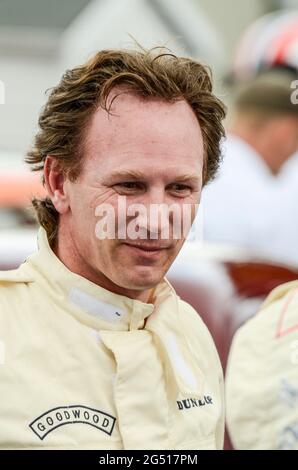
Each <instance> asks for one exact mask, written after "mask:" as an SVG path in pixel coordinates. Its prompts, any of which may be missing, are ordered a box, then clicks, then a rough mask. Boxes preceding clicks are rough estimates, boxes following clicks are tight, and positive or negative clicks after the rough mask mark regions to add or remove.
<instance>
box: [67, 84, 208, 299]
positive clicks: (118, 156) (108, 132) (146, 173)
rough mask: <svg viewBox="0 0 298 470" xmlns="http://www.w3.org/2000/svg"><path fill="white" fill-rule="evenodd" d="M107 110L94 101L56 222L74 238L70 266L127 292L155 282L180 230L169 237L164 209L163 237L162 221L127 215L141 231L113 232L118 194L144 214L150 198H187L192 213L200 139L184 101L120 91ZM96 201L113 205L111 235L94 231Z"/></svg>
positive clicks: (196, 192) (174, 248) (175, 251)
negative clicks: (77, 167) (134, 234)
mask: <svg viewBox="0 0 298 470" xmlns="http://www.w3.org/2000/svg"><path fill="white" fill-rule="evenodd" d="M111 111H112V115H111V114H110V115H109V114H108V113H107V112H106V111H104V110H103V109H101V108H99V109H98V110H97V111H96V112H95V114H94V116H93V118H92V121H91V124H90V127H89V129H88V131H87V135H86V145H85V159H84V162H83V169H82V173H81V175H80V176H79V178H78V179H77V180H76V181H75V182H71V181H69V180H66V182H65V183H64V189H65V192H66V194H67V197H68V203H69V209H68V211H67V212H66V213H65V214H62V215H61V217H60V222H61V228H62V229H63V228H64V229H66V231H67V233H68V234H69V239H70V240H71V243H72V244H73V250H72V251H73V253H74V256H76V258H77V259H76V264H77V265H78V267H77V268H76V271H77V272H79V273H80V274H82V275H84V276H85V277H87V278H89V279H91V280H92V281H93V282H97V283H98V284H99V285H102V286H103V287H106V288H108V289H110V290H112V291H114V292H118V293H121V294H124V295H128V296H130V297H133V296H134V292H138V293H140V292H146V291H148V289H151V288H152V287H154V286H156V285H157V284H158V283H159V282H160V280H161V279H162V278H163V277H164V275H165V273H166V272H167V270H168V269H169V267H170V265H171V264H172V262H173V261H174V259H175V257H176V256H177V254H178V252H179V250H180V249H181V247H182V245H183V242H184V240H185V236H184V237H182V238H180V239H174V238H173V230H172V229H173V226H172V224H173V218H171V217H170V216H169V217H168V218H167V222H168V223H169V227H170V230H169V236H168V237H167V238H166V239H163V238H162V236H164V235H162V228H163V225H164V223H165V221H164V220H163V221H162V220H161V219H160V218H159V219H158V221H155V223H153V224H152V225H149V222H150V218H149V217H148V219H147V220H146V218H145V217H144V216H140V215H139V217H137V216H131V215H130V216H127V217H126V220H125V221H126V223H127V226H128V225H129V223H130V222H134V223H135V226H136V228H139V229H140V233H142V237H143V238H139V239H136V240H134V239H131V238H130V235H129V234H128V233H127V231H126V233H125V237H124V238H121V239H120V238H119V237H118V236H117V227H118V222H117V220H118V212H119V196H122V197H123V196H125V199H126V207H127V208H128V207H129V206H131V205H132V204H136V203H137V204H142V205H143V207H145V208H146V209H147V210H148V214H149V211H150V206H151V205H152V204H153V205H154V204H155V205H156V204H166V205H167V206H169V205H172V204H177V205H178V206H179V207H181V208H182V205H183V204H187V205H192V209H193V210H192V220H193V218H194V216H195V210H194V207H195V205H196V204H198V202H199V198H200V193H201V187H202V170H203V140H202V134H201V130H200V126H199V124H198V121H197V119H196V117H195V115H194V113H193V111H192V110H191V108H190V107H189V105H188V104H187V103H186V102H184V101H180V102H177V103H173V104H169V103H165V102H162V101H153V100H152V101H149V100H147V101H144V100H141V99H140V98H138V97H136V96H134V95H132V94H130V93H122V94H121V95H119V96H118V97H117V98H116V99H115V100H114V102H113V106H112V109H111ZM103 204H105V205H107V204H108V205H109V207H112V208H113V210H114V213H115V216H116V222H115V228H116V231H115V232H116V233H115V235H116V237H111V238H106V239H99V237H98V222H99V221H100V220H102V219H101V218H100V217H99V216H98V214H99V213H100V209H98V208H100V207H103V206H102V205H103ZM188 207H189V206H188ZM121 223H123V218H122V222H121ZM96 227H97V228H96ZM153 232H154V235H153ZM145 234H146V238H144V236H145ZM152 237H154V239H152ZM79 265H81V266H79Z"/></svg>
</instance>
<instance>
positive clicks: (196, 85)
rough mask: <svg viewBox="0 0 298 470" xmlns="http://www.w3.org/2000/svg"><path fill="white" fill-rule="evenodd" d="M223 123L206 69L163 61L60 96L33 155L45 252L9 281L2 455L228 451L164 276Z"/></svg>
mask: <svg viewBox="0 0 298 470" xmlns="http://www.w3.org/2000/svg"><path fill="white" fill-rule="evenodd" d="M223 117H224V109H223V106H222V104H221V102H220V101H219V100H217V98H215V96H214V95H213V94H212V85H211V81H210V77H209V75H208V72H207V70H206V69H205V68H204V67H203V66H202V65H201V64H199V63H197V62H195V61H193V60H191V59H186V58H179V57H175V56H173V55H171V54H168V53H166V54H164V53H161V54H159V55H158V54H156V53H154V51H148V52H146V51H144V52H143V51H142V52H133V51H122V50H111V51H101V52H98V53H97V54H96V55H95V56H94V57H93V58H92V59H91V60H90V61H89V62H87V63H86V64H84V65H82V66H80V67H77V68H75V69H73V70H68V71H67V72H66V73H65V75H64V76H63V77H62V80H61V82H60V84H59V85H58V86H57V87H56V88H54V89H53V90H52V92H51V95H50V97H49V100H48V102H47V104H46V106H45V108H44V109H43V111H42V113H41V116H40V119H39V126H40V130H39V133H38V134H37V136H36V139H35V144H34V147H33V148H32V150H31V151H30V152H29V154H28V157H27V161H28V162H29V163H30V164H31V165H32V166H33V168H34V169H36V170H42V171H43V177H44V183H45V187H46V189H47V193H48V196H47V198H46V199H45V200H34V206H35V208H36V210H37V215H38V218H39V222H40V225H41V226H42V228H41V229H40V232H39V252H38V253H37V254H34V255H32V256H31V257H29V259H27V261H26V262H25V263H24V264H23V265H21V267H20V268H19V269H18V270H16V271H13V272H3V273H2V274H1V284H0V285H1V288H0V312H1V315H0V331H1V336H2V338H1V339H2V342H3V345H4V349H5V352H6V354H5V361H3V365H2V366H1V370H0V371H1V380H0V394H1V397H2V400H1V405H0V420H1V426H0V442H1V447H2V448H31V449H32V448H35V449H38V448H51V449H57V448H73V449H76V448H79V449H214V448H217V449H220V448H222V444H223V428H224V417H223V397H222V371H221V366H220V362H219V359H218V355H217V352H216V350H215V347H214V344H213V341H212V339H211V337H210V334H209V332H208V331H207V329H206V327H205V326H204V324H203V323H202V321H201V320H200V317H199V316H198V314H197V313H196V312H195V311H194V310H193V309H192V308H191V307H190V306H189V305H187V304H186V303H185V302H183V301H182V300H181V299H180V298H179V297H178V296H177V295H176V293H175V291H174V289H173V288H172V287H171V286H170V285H169V283H168V282H167V281H166V279H165V278H164V276H165V274H166V272H167V270H168V268H169V267H170V265H171V264H172V262H173V261H174V259H175V257H176V256H177V254H178V253H179V250H180V249H181V247H182V245H183V243H184V240H185V237H186V235H187V233H184V232H183V233H182V232H181V233H182V234H181V236H180V238H179V237H175V236H174V235H175V234H176V232H177V231H176V229H177V227H176V225H177V220H178V219H175V214H174V212H175V211H174V208H173V210H172V205H174V206H175V208H176V209H177V208H178V209H180V210H181V211H182V210H183V209H184V208H190V209H191V211H190V214H191V221H192V220H193V219H194V216H195V210H196V207H197V204H198V202H199V199H200V193H201V188H202V185H203V184H204V183H206V182H207V181H208V179H210V178H211V177H212V176H213V175H214V172H215V170H216V168H217V166H218V161H219V143H220V140H221V138H222V136H223V127H222V124H221V121H222V119H223ZM123 202H124V203H125V204H126V206H127V210H125V211H124V210H123ZM156 205H157V206H158V207H159V206H160V205H163V207H166V208H171V210H169V211H168V214H167V216H162V213H159V212H158V213H157V215H158V217H153V215H152V217H151V212H150V210H151V209H152V207H155V206H156ZM144 208H145V209H146V210H148V212H150V217H148V218H147V217H146V213H145V212H146V211H145V212H144V210H143V209H144ZM136 209H137V210H136ZM175 220H176V222H175ZM167 228H168V232H167V231H166V230H164V229H167ZM167 233H168V235H167V236H165V234H167Z"/></svg>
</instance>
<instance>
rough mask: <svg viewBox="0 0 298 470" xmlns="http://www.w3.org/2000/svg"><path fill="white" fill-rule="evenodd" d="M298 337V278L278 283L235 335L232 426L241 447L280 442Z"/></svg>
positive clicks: (229, 386)
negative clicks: (284, 397)
mask: <svg viewBox="0 0 298 470" xmlns="http://www.w3.org/2000/svg"><path fill="white" fill-rule="evenodd" d="M297 338H298V282H297V281H295V282H290V283H287V284H283V285H281V286H279V287H278V288H276V289H274V290H273V291H272V292H271V293H270V294H269V296H268V297H267V299H266V300H265V302H264V303H263V304H262V306H261V307H260V309H259V311H258V313H257V314H256V315H255V316H254V317H253V318H252V319H250V320H249V321H248V322H247V323H245V324H244V325H243V326H242V327H241V328H240V329H239V330H238V331H237V332H236V334H235V336H234V339H233V342H232V346H231V350H230V354H229V360H228V367H227V374H226V395H227V422H228V427H229V431H230V434H231V437H232V440H233V442H234V444H235V445H236V447H237V448H258V446H259V445H266V446H273V447H274V446H277V445H278V444H276V442H277V441H276V439H277V437H276V435H277V433H278V429H281V428H282V426H281V424H280V422H279V416H283V408H282V406H283V403H282V400H281V399H280V396H281V395H280V394H281V392H282V388H281V387H282V383H283V382H284V381H286V382H287V383H288V382H289V383H292V382H293V383H295V381H296V382H297V378H295V374H296V368H295V367H293V362H292V361H291V355H293V353H294V351H293V348H292V346H293V345H294V344H295V343H296V339H297ZM243 403H246V406H243ZM284 416H285V417H286V415H284ZM270 420H271V428H270V426H269V425H268V429H267V431H268V432H267V434H266V435H267V437H266V439H265V437H264V436H265V434H264V436H263V438H262V439H259V437H258V436H259V434H258V429H260V427H262V426H263V428H264V429H265V427H266V426H267V424H268V423H269V422H270ZM266 423H267V424H266ZM274 429H275V431H276V432H275V431H274V432H273V430H274ZM275 434H276V435H275ZM265 441H266V442H265ZM275 441H276V442H275ZM273 442H275V444H274V443H273Z"/></svg>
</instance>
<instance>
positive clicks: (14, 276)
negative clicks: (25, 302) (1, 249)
mask: <svg viewBox="0 0 298 470" xmlns="http://www.w3.org/2000/svg"><path fill="white" fill-rule="evenodd" d="M33 281H34V280H33V278H32V277H31V276H30V275H28V274H27V273H26V272H25V270H24V269H23V266H20V267H19V268H18V269H13V270H9V271H0V306H1V309H0V313H1V311H3V307H4V305H8V304H10V302H11V301H17V298H16V294H17V292H19V289H20V288H21V286H24V285H27V284H28V283H31V282H33Z"/></svg>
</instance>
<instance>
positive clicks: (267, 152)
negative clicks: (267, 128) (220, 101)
mask: <svg viewBox="0 0 298 470" xmlns="http://www.w3.org/2000/svg"><path fill="white" fill-rule="evenodd" d="M230 133H232V134H234V135H236V136H237V137H239V138H240V139H242V140H243V141H244V142H246V143H247V144H248V145H250V146H251V147H252V148H253V149H254V150H255V152H256V153H257V154H258V155H259V156H260V158H261V159H262V161H263V162H264V163H265V165H266V166H267V167H268V169H269V170H270V172H271V173H272V174H273V175H277V174H278V172H279V171H280V169H281V164H280V162H279V161H278V159H277V158H274V151H275V149H274V148H273V147H274V146H273V145H272V135H271V136H270V138H271V140H270V142H268V138H267V132H263V130H262V129H258V128H257V127H256V126H251V125H248V123H247V122H242V120H241V119H239V121H237V122H235V123H234V124H233V125H232V126H231V128H230Z"/></svg>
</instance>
